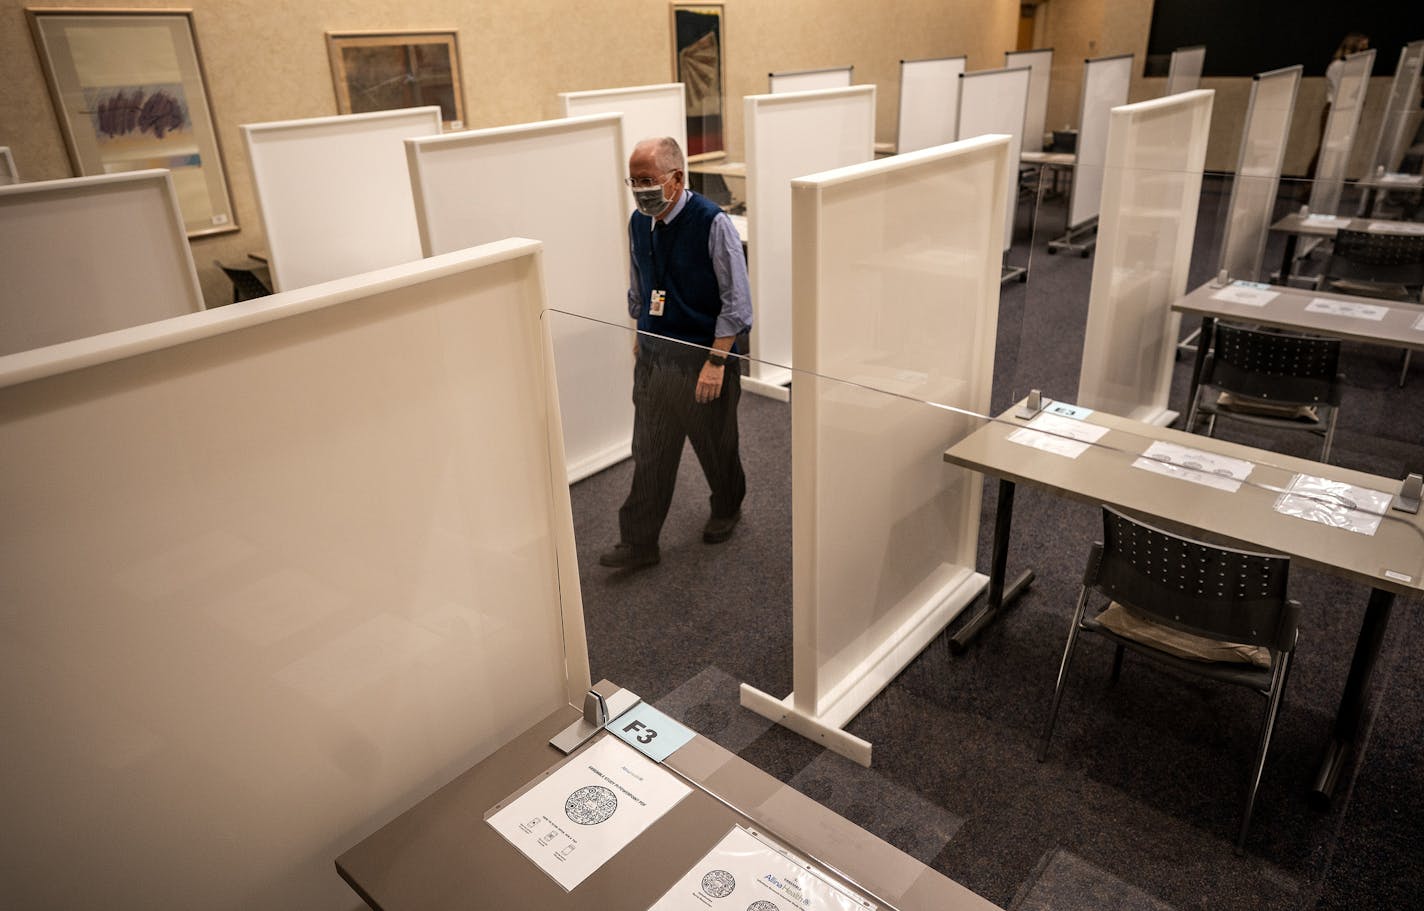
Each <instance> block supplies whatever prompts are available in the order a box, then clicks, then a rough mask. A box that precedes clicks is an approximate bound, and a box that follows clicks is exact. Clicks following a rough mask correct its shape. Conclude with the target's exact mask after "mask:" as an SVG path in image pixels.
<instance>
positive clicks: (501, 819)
mask: <svg viewBox="0 0 1424 911" xmlns="http://www.w3.org/2000/svg"><path fill="white" fill-rule="evenodd" d="M690 793H692V789H691V788H690V787H688V786H687V785H685V784H683V783H682V781H681V780H680V779H678V778H677V777H676V776H675V775H673V774H672V773H671V772H668V771H667V770H666V769H664V768H662V767H661V766H659V765H657V764H656V763H654V762H653V761H651V760H649V759H647V758H646V757H644V756H642V755H641V754H640V753H638V752H637V751H636V750H634V749H632V748H631V747H629V746H627V745H626V744H624V743H623V742H622V741H620V740H616V739H614V738H612V737H601V738H599V739H598V740H597V741H595V742H594V743H593V744H592V745H591V746H589V747H587V748H585V749H584V750H582V751H580V752H578V753H576V754H574V755H573V756H572V757H571V758H570V759H569V761H568V762H566V763H564V764H563V765H562V766H560V767H559V768H557V769H555V770H554V771H553V772H551V773H550V774H549V777H547V778H545V779H544V780H543V781H541V782H539V783H538V784H536V785H535V786H534V787H532V788H530V789H529V790H528V791H525V792H524V793H523V794H520V795H519V796H518V797H516V798H514V799H513V800H511V801H509V803H508V804H507V805H505V806H504V807H502V808H500V809H499V810H498V811H496V812H495V813H492V814H491V815H490V817H489V819H488V822H489V824H490V825H491V826H493V827H494V829H495V831H496V832H498V833H499V834H501V835H503V836H504V837H505V838H506V839H508V840H509V843H510V844H512V845H514V846H515V847H516V848H518V849H519V850H520V851H522V852H523V853H524V855H525V856H526V857H528V858H529V859H530V860H532V861H534V863H535V864H536V865H538V867H539V869H541V870H543V871H544V872H545V873H547V874H549V876H550V877H551V878H552V879H553V880H554V881H555V882H557V883H558V884H559V885H561V886H563V887H564V888H565V889H573V888H574V887H575V886H577V885H578V884H579V883H581V882H583V881H584V880H585V879H587V878H588V876H589V874H591V873H593V871H595V870H597V869H598V868H599V867H601V866H603V865H604V864H605V863H607V862H608V860H609V858H611V857H613V855H615V854H617V853H618V852H619V851H621V850H623V848H625V847H627V845H628V843H629V842H631V841H632V840H633V839H635V838H637V837H638V835H640V834H641V833H642V832H643V830H644V829H646V828H648V827H649V826H651V825H652V824H653V823H655V822H657V821H658V819H659V818H661V817H662V815H663V814H664V813H666V812H667V811H668V810H671V809H672V808H673V807H675V806H676V805H677V802H678V801H680V800H682V798H684V797H686V796H687V795H688V794H690Z"/></svg>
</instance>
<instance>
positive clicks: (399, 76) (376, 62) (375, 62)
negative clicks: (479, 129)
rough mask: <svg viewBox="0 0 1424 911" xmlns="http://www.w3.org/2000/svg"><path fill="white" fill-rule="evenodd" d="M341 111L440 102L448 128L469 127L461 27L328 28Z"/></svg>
mask: <svg viewBox="0 0 1424 911" xmlns="http://www.w3.org/2000/svg"><path fill="white" fill-rule="evenodd" d="M326 49H327V53H328V54H329V55H330V56H331V79H332V81H333V82H334V83H335V85H336V110H337V112H338V113H341V114H366V113H369V112H371V111H395V110H399V109H401V108H418V107H425V106H427V105H439V106H440V119H441V120H442V121H443V122H444V125H445V129H446V130H463V129H464V128H465V95H464V92H463V91H462V89H461V87H460V49H459V46H458V44H457V43H456V34H455V31H454V30H453V29H452V30H449V31H419V32H327V33H326Z"/></svg>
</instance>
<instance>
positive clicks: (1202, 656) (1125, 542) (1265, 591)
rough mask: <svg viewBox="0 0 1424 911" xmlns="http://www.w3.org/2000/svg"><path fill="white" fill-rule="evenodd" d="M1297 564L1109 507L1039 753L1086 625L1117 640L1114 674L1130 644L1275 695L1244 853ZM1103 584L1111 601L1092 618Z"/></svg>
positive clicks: (1291, 630) (1291, 638)
mask: <svg viewBox="0 0 1424 911" xmlns="http://www.w3.org/2000/svg"><path fill="white" fill-rule="evenodd" d="M1289 570H1290V560H1289V559H1288V558H1287V557H1281V556H1274V555H1271V554H1259V553H1250V552H1248V551H1243V550H1233V549H1230V548H1224V547H1213V546H1211V545H1209V544H1203V543H1200V542H1198V541H1193V540H1191V539H1189V538H1183V537H1180V536H1178V535H1174V534H1171V533H1169V532H1165V531H1161V530H1159V529H1156V528H1152V527H1151V526H1148V525H1144V524H1142V523H1140V522H1136V521H1133V520H1132V519H1129V518H1127V517H1126V516H1124V515H1122V514H1120V513H1118V512H1115V511H1113V510H1111V509H1108V508H1104V509H1103V540H1102V542H1101V543H1099V544H1094V545H1093V549H1092V552H1091V553H1090V554H1089V556H1088V567H1087V570H1086V571H1085V573H1084V576H1083V586H1082V589H1081V590H1080V592H1079V595H1078V605H1077V608H1076V609H1075V610H1074V612H1073V622H1072V624H1071V625H1070V626H1069V628H1068V644H1067V645H1066V646H1065V647H1064V649H1063V661H1062V664H1061V665H1059V669H1058V683H1057V685H1056V686H1055V687H1054V690H1053V705H1052V708H1051V709H1050V710H1049V714H1048V723H1047V725H1046V726H1045V727H1044V729H1043V739H1042V742H1041V743H1040V745H1039V749H1038V760H1039V761H1040V762H1042V761H1043V759H1044V756H1045V755H1046V754H1047V753H1048V743H1049V739H1050V738H1051V737H1052V736H1053V724H1054V722H1055V721H1056V720H1057V717H1058V706H1059V703H1060V701H1061V700H1062V697H1063V684H1064V681H1065V679H1066V678H1067V676H1068V667H1069V664H1070V663H1071V662H1072V660H1073V651H1074V649H1075V648H1076V647H1077V645H1078V634H1079V633H1084V632H1086V633H1098V634H1099V635H1102V636H1104V637H1106V638H1107V639H1109V640H1111V641H1112V642H1113V643H1114V644H1115V645H1116V647H1117V648H1116V652H1115V654H1114V657H1113V669H1112V679H1113V680H1114V681H1116V680H1117V679H1118V675H1119V673H1120V672H1121V670H1122V658H1123V653H1124V651H1126V650H1129V649H1130V650H1132V651H1133V652H1135V653H1138V654H1142V655H1146V656H1148V657H1150V658H1152V659H1153V660H1156V661H1158V662H1161V663H1163V664H1165V665H1167V666H1169V667H1172V668H1175V669H1176V670H1178V671H1181V672H1185V673H1188V674H1193V675H1197V676H1201V677H1206V678H1208V679H1211V680H1215V681H1218V682H1221V683H1230V684H1235V685H1237V686H1244V687H1248V688H1250V689H1252V690H1255V691H1257V692H1259V693H1261V694H1262V695H1263V696H1265V697H1266V709H1265V712H1264V714H1263V716H1262V718H1261V729H1260V733H1259V736H1258V738H1257V747H1256V756H1255V760H1254V762H1253V763H1252V766H1251V774H1250V778H1249V781H1248V787H1247V792H1246V807H1245V810H1244V812H1243V813H1242V817H1241V831H1240V834H1239V835H1238V836H1237V839H1236V849H1237V851H1238V852H1240V851H1241V849H1242V847H1243V846H1244V845H1245V842H1246V832H1247V829H1248V827H1249V826H1250V824H1251V812H1252V810H1253V809H1254V808H1255V805H1256V792H1257V789H1258V788H1259V787H1260V784H1261V773H1262V771H1263V769H1264V768H1265V764H1266V753H1267V751H1268V749H1269V748H1270V745H1271V732H1272V730H1273V729H1274V727H1275V723H1276V715H1277V713H1278V712H1279V711H1280V705H1281V696H1282V694H1283V692H1284V691H1285V685H1286V680H1287V677H1288V675H1289V673H1290V662H1291V656H1292V655H1293V654H1294V653H1295V645H1296V638H1297V634H1298V629H1297V625H1298V623H1299V613H1300V605H1299V604H1297V603H1296V602H1294V601H1291V600H1290V599H1288V598H1287V597H1286V583H1287V577H1288V575H1289ZM1093 592H1097V593H1098V594H1100V595H1102V596H1103V597H1106V598H1107V599H1108V600H1109V602H1110V603H1109V605H1108V606H1107V608H1106V609H1102V610H1100V611H1096V612H1095V613H1094V615H1093V616H1092V617H1089V616H1087V607H1088V601H1089V595H1090V594H1091V593H1093ZM1184 655H1195V656H1197V657H1183V656H1184ZM1228 658H1229V659H1230V660H1228ZM1263 664H1264V666H1262V665H1263Z"/></svg>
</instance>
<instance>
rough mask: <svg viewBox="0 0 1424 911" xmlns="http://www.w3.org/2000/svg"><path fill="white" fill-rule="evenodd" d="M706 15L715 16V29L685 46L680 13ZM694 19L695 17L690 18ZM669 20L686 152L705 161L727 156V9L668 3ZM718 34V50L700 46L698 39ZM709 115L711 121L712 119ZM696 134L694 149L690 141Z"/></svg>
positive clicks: (689, 158)
mask: <svg viewBox="0 0 1424 911" xmlns="http://www.w3.org/2000/svg"><path fill="white" fill-rule="evenodd" d="M679 13H686V14H687V15H689V16H707V17H709V19H708V20H707V22H709V23H710V22H711V21H712V20H713V19H715V25H713V27H712V28H710V29H708V30H706V31H703V32H702V33H701V34H700V35H699V36H698V37H697V38H696V39H694V40H693V41H692V42H691V43H689V44H687V45H685V46H684V45H683V44H682V41H681V39H679V38H678V14H679ZM689 21H695V20H689ZM668 22H669V26H670V28H671V34H672V42H671V47H672V78H673V81H674V82H678V83H681V84H682V85H683V87H684V94H683V106H684V108H685V109H686V117H687V121H686V123H684V124H683V135H684V136H685V137H686V139H687V143H685V144H684V145H683V147H682V148H683V152H684V154H686V156H687V160H688V161H704V160H708V159H713V158H722V157H725V156H726V154H727V152H726V145H727V133H726V117H727V93H726V78H727V76H726V73H727V28H726V25H727V10H726V7H725V6H724V5H723V4H721V3H679V2H677V0H673V2H671V3H669V4H668ZM714 33H715V37H716V41H715V42H714V43H715V51H716V53H715V54H713V53H712V49H711V48H710V47H703V48H697V49H695V50H694V48H695V46H696V44H697V42H698V41H700V40H702V39H704V38H706V37H707V36H708V35H709V34H714ZM714 89H715V91H714ZM709 118H711V119H710V121H709ZM693 137H696V139H697V142H696V143H695V145H696V146H697V148H696V150H695V151H694V150H693V149H692V147H691V145H689V144H688V143H692V139H693Z"/></svg>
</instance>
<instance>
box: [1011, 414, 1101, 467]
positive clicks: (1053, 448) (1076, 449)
mask: <svg viewBox="0 0 1424 911" xmlns="http://www.w3.org/2000/svg"><path fill="white" fill-rule="evenodd" d="M1107 432H1108V429H1107V428H1106V427H1103V426H1102V425H1100V424H1088V423H1086V422H1084V421H1075V420H1073V419H1072V418H1063V417H1059V416H1058V415H1056V414H1043V413H1040V414H1039V415H1038V417H1036V418H1034V419H1033V420H1032V421H1029V422H1028V426H1027V427H1020V428H1019V429H1018V430H1015V431H1014V432H1013V433H1011V434H1009V435H1008V437H1007V439H1008V441H1009V442H1010V443H1018V444H1019V445H1020V446H1032V447H1033V448H1034V449H1041V450H1043V451H1044V452H1051V453H1053V454H1054V455H1061V456H1067V457H1068V458H1070V459H1076V458H1078V456H1080V455H1082V454H1083V453H1084V452H1086V451H1087V449H1088V447H1089V446H1091V445H1092V444H1094V443H1096V442H1097V441H1098V440H1100V439H1102V436H1103V434H1105V433H1107Z"/></svg>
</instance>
